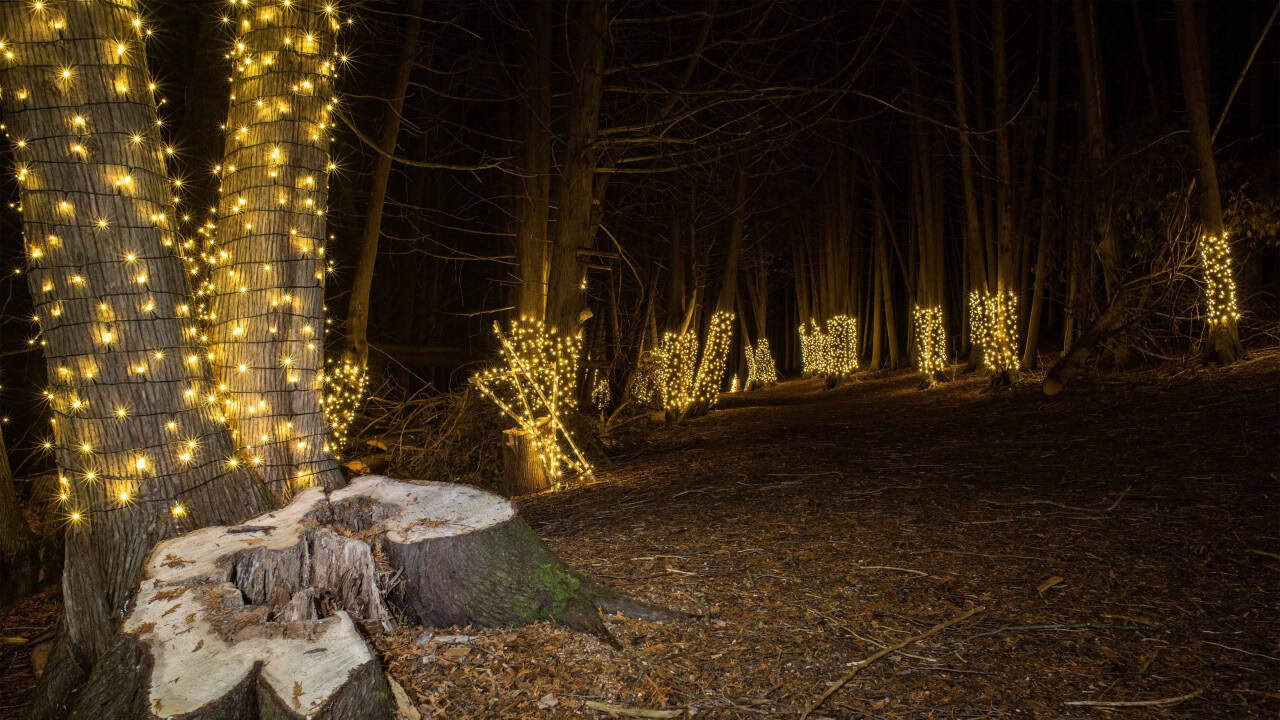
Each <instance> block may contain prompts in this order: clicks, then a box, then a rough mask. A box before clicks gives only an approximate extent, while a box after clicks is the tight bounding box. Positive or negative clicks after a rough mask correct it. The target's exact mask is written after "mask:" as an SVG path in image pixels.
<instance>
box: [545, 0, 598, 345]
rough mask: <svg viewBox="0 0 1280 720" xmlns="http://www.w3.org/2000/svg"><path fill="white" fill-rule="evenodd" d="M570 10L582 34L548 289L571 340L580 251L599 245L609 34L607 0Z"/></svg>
mask: <svg viewBox="0 0 1280 720" xmlns="http://www.w3.org/2000/svg"><path fill="white" fill-rule="evenodd" d="M570 9H571V11H572V16H573V21H572V23H571V24H572V26H573V27H575V28H576V30H577V33H576V42H575V43H574V47H573V49H572V52H571V53H570V54H571V57H572V58H573V77H574V85H573V92H572V105H571V106H570V110H569V128H568V137H567V141H566V144H567V146H566V149H565V159H564V163H563V166H562V169H561V173H560V187H559V192H558V193H557V195H558V203H557V216H556V232H555V243H554V245H553V246H552V249H551V268H550V279H549V281H548V287H547V322H548V323H549V324H550V325H552V326H553V327H555V328H556V329H557V330H558V331H559V332H560V333H561V334H563V335H565V336H566V337H573V336H574V335H576V334H577V332H578V331H579V329H580V328H581V325H582V322H583V321H585V320H586V316H585V313H586V300H585V297H584V296H583V293H582V289H581V285H582V281H583V279H584V278H585V277H586V276H585V272H586V266H585V265H584V264H583V263H582V261H581V259H580V258H579V256H578V251H579V250H588V249H590V248H591V246H592V244H593V243H594V242H595V225H594V224H593V223H592V202H593V198H594V197H595V174H596V159H597V157H598V155H599V153H598V150H597V148H596V137H597V135H598V133H599V129H600V127H599V126H600V98H601V91H602V85H603V80H604V58H605V46H606V43H607V40H608V32H609V12H608V5H607V4H606V3H605V2H603V1H602V0H601V1H596V0H592V1H590V2H582V3H577V4H573V5H571V6H570Z"/></svg>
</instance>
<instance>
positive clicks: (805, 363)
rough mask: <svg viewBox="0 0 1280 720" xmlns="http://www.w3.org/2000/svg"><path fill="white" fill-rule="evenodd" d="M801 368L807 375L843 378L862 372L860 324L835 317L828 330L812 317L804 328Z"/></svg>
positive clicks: (828, 323)
mask: <svg viewBox="0 0 1280 720" xmlns="http://www.w3.org/2000/svg"><path fill="white" fill-rule="evenodd" d="M800 365H801V368H802V370H803V372H804V374H805V375H820V376H823V377H827V378H841V377H847V376H849V375H852V374H853V373H854V372H856V371H857V369H858V321H857V320H855V319H853V318H851V317H849V316H848V315H843V314H842V315H834V316H832V317H831V318H830V319H828V320H827V323H826V327H825V328H824V327H823V326H822V325H820V324H819V323H818V321H817V320H814V319H812V318H810V319H809V322H807V323H802V324H801V325H800Z"/></svg>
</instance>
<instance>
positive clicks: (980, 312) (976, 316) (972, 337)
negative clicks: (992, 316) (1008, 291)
mask: <svg viewBox="0 0 1280 720" xmlns="http://www.w3.org/2000/svg"><path fill="white" fill-rule="evenodd" d="M985 298H986V295H985V294H984V293H983V292H982V291H981V290H977V289H974V290H970V291H969V344H971V345H973V346H974V347H976V348H978V351H979V352H982V349H983V348H984V347H986V344H987V341H988V340H989V339H990V338H989V337H988V335H989V334H988V330H987V310H986V306H985V304H984V300H985Z"/></svg>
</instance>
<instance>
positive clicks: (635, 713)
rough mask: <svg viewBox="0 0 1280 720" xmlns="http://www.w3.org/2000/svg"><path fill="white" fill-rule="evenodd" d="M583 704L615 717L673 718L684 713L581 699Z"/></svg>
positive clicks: (681, 711)
mask: <svg viewBox="0 0 1280 720" xmlns="http://www.w3.org/2000/svg"><path fill="white" fill-rule="evenodd" d="M582 704H583V705H586V706H587V707H589V708H591V709H592V710H599V711H600V712H602V713H609V714H610V715H613V716H615V717H635V718H673V717H678V716H680V715H683V714H684V711H683V710H650V709H648V708H637V707H624V706H622V705H611V704H609V703H602V702H596V701H595V700H583V701H582Z"/></svg>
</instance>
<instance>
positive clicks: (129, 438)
mask: <svg viewBox="0 0 1280 720" xmlns="http://www.w3.org/2000/svg"><path fill="white" fill-rule="evenodd" d="M50 12H52V11H48V12H46V11H38V10H36V9H34V8H33V7H32V6H30V5H29V4H27V3H20V2H8V3H3V4H0V21H2V24H3V27H4V28H5V32H6V34H7V38H6V39H7V41H8V42H9V49H10V50H11V51H12V52H13V53H14V61H13V63H12V64H10V65H9V66H8V67H7V69H6V71H5V77H4V81H5V87H6V89H12V90H11V91H9V92H6V93H5V101H6V113H5V114H6V122H7V123H8V125H9V132H10V134H11V136H12V137H14V138H16V139H18V140H20V142H17V143H15V145H16V148H15V151H16V154H17V162H18V166H19V176H20V177H21V178H23V180H24V182H23V185H22V190H21V191H22V205H23V228H24V234H25V236H26V242H27V247H28V252H29V255H30V257H31V259H32V263H31V267H30V270H29V272H28V273H27V279H28V283H29V285H30V288H31V294H32V296H33V297H34V298H35V304H36V308H35V309H36V313H37V314H38V316H39V318H40V320H41V327H42V332H43V339H44V342H45V357H46V362H47V366H48V377H49V378H50V386H49V388H48V389H47V397H48V399H49V404H50V409H51V410H52V413H53V420H54V431H53V436H52V438H51V439H50V444H51V447H52V449H53V450H54V455H55V458H56V460H57V463H58V468H59V472H60V475H61V477H62V482H61V483H60V485H61V488H62V489H61V490H60V492H59V494H60V495H63V496H64V497H65V500H64V504H63V515H64V517H65V518H66V519H67V522H68V523H69V529H68V532H67V538H66V565H65V567H66V571H65V573H64V575H63V585H62V591H63V594H62V598H63V603H64V615H63V621H62V624H61V626H60V632H59V640H58V643H57V647H58V651H57V652H55V653H54V655H53V657H52V658H51V663H50V666H49V667H48V669H47V671H46V672H45V674H44V675H43V676H42V677H41V680H40V685H39V687H38V688H37V690H36V700H35V709H34V713H33V714H34V717H37V718H40V717H48V716H51V715H57V714H60V712H61V711H60V710H59V708H60V707H62V706H63V705H64V703H65V702H66V700H67V696H68V695H69V694H72V693H74V692H75V690H76V689H77V688H78V687H79V685H80V684H81V682H82V679H83V673H84V672H85V670H86V669H87V667H88V666H89V665H91V664H92V663H93V662H94V661H95V660H97V659H99V658H100V657H102V656H103V655H104V654H105V653H106V652H107V651H108V649H109V648H110V645H111V640H112V637H113V635H114V632H115V628H116V625H117V623H118V622H119V618H120V617H121V615H122V612H123V610H124V609H125V608H126V607H127V603H128V601H129V598H130V596H131V594H132V592H133V590H134V589H135V584H136V582H137V578H138V573H139V571H140V569H141V567H142V562H143V559H144V558H145V555H146V552H147V550H148V549H149V548H150V547H151V546H152V544H154V543H155V542H156V541H157V540H159V539H161V538H163V537H166V536H169V535H173V534H175V533H177V532H181V531H184V530H188V529H190V528H192V527H197V526H200V525H202V524H206V523H216V522H234V521H237V520H239V519H241V518H243V517H245V516H247V515H250V514H252V513H254V512H260V511H261V510H262V509H264V508H265V507H266V502H265V500H266V498H265V495H264V494H263V493H262V492H261V489H260V486H259V485H258V483H257V482H256V481H255V479H254V478H253V477H252V476H251V475H250V474H249V473H248V472H245V471H244V469H243V468H241V469H231V468H229V467H228V465H227V461H228V459H229V458H232V457H234V455H233V448H232V446H231V444H230V442H229V439H228V437H227V435H226V433H225V431H224V429H223V428H222V427H220V426H219V424H218V423H217V421H216V420H215V418H214V412H213V409H212V408H211V407H210V406H209V405H208V404H207V403H206V402H204V401H203V400H202V398H204V397H205V396H206V395H207V394H208V393H209V392H211V391H212V388H211V387H210V383H209V382H208V379H207V378H208V376H207V374H206V370H205V368H203V367H202V366H201V365H200V363H199V361H198V357H197V352H196V349H195V348H194V347H193V346H192V344H190V343H189V342H188V338H189V335H188V334H187V333H185V332H184V325H187V324H188V323H190V322H191V319H190V318H189V317H188V316H189V310H190V307H189V305H188V304H187V301H186V283H185V280H184V278H183V268H182V265H181V261H180V260H179V259H178V257H177V256H176V255H175V254H174V249H175V235H174V232H173V230H172V226H173V218H171V217H169V216H168V215H167V214H166V213H167V211H168V207H169V197H170V191H171V182H170V180H169V178H168V176H167V173H166V167H165V157H166V152H165V146H164V144H163V141H162V139H161V137H160V133H159V129H158V126H157V114H156V108H155V102H154V100H153V98H152V96H151V94H150V92H149V90H148V84H149V82H150V80H151V77H150V75H149V74H148V73H147V69H146V65H145V54H144V48H143V45H142V37H143V35H142V33H141V32H140V31H139V30H138V29H135V27H134V26H133V20H134V18H135V17H137V8H136V6H135V4H134V3H133V2H130V1H128V0H120V1H119V2H115V3H111V4H104V3H71V4H68V5H65V6H62V7H60V8H59V10H58V16H57V18H58V19H61V20H62V21H63V26H62V27H57V26H56V24H55V23H53V22H51V20H50V14H49V13H50ZM117 47H118V48H119V49H117ZM50 68H68V72H67V73H66V74H65V75H60V77H59V78H58V79H57V80H54V79H51V78H50V75H49V69H50ZM191 357H197V360H196V362H194V363H191V362H188V360H187V359H188V358H191ZM187 441H190V442H193V443H195V445H194V448H191V447H188V445H187ZM188 452H190V453H191V455H190V456H187V457H184V455H185V454H186V453H188Z"/></svg>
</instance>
